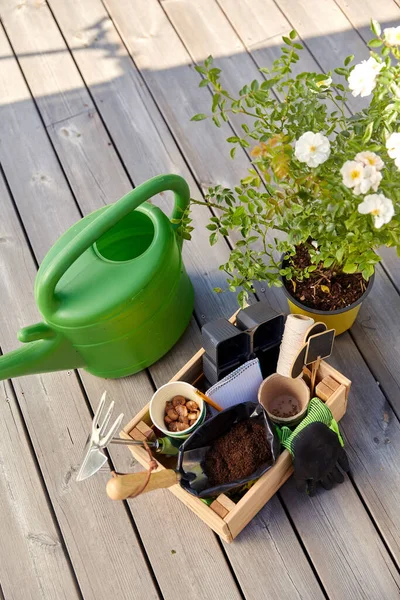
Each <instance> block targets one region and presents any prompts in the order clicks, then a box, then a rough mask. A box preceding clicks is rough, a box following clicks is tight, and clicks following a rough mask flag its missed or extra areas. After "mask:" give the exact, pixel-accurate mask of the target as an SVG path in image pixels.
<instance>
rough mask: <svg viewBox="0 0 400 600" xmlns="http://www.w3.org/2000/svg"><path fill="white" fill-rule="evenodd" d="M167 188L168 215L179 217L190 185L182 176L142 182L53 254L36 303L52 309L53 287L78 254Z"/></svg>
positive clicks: (162, 176)
mask: <svg viewBox="0 0 400 600" xmlns="http://www.w3.org/2000/svg"><path fill="white" fill-rule="evenodd" d="M167 190H171V191H173V192H174V194H175V205H174V209H173V211H172V215H171V219H172V220H179V219H181V217H182V214H183V211H184V210H185V209H186V208H187V207H188V205H189V202H190V190H189V186H188V184H187V183H186V181H185V180H184V179H183V178H182V177H180V176H179V175H158V176H157V177H153V178H152V179H149V180H148V181H146V182H145V183H142V184H141V185H139V186H138V187H137V188H135V189H134V190H132V191H131V192H129V193H128V194H126V195H125V196H123V198H121V199H120V200H118V202H116V203H115V204H113V205H111V206H110V207H109V208H108V210H106V211H104V212H102V213H101V214H100V215H99V216H98V217H97V218H96V219H94V221H92V222H91V223H90V224H89V225H88V226H87V227H85V229H83V230H82V231H80V233H78V235H77V236H76V237H75V238H74V239H73V240H71V241H70V242H69V244H67V245H66V246H65V248H63V250H62V251H61V252H60V253H59V254H58V255H57V256H56V257H55V258H54V260H53V261H52V262H51V263H50V265H49V266H48V267H47V268H46V270H45V272H44V273H42V285H41V286H40V287H38V289H37V290H36V291H37V300H38V302H39V305H40V306H41V307H44V306H47V307H48V308H49V309H50V310H53V309H54V308H55V303H56V300H55V297H54V290H55V287H56V285H57V283H58V282H59V280H60V279H61V277H62V276H63V275H64V273H65V272H66V271H67V269H69V267H70V266H71V265H72V264H73V263H74V262H75V261H76V260H77V259H78V258H79V257H80V255H81V254H83V252H85V250H87V249H88V248H89V247H90V246H91V245H92V244H94V243H95V242H96V240H98V239H99V237H101V236H102V235H103V234H104V233H106V231H108V230H109V229H111V227H113V226H114V225H116V223H118V221H120V220H121V219H123V218H124V217H126V215H128V214H129V213H130V212H132V211H133V210H135V208H137V207H138V206H139V205H140V204H142V203H143V202H145V201H146V200H149V199H150V198H152V197H153V196H155V195H156V194H159V193H160V192H165V191H167ZM172 227H173V228H174V229H175V230H176V229H177V227H178V224H177V223H175V224H172Z"/></svg>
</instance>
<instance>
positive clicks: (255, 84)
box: [250, 79, 260, 92]
mask: <svg viewBox="0 0 400 600" xmlns="http://www.w3.org/2000/svg"><path fill="white" fill-rule="evenodd" d="M250 87H251V89H252V91H253V92H256V91H257V90H258V88H259V87H260V85H259V83H258V81H257V79H253V81H252V82H251V86H250Z"/></svg>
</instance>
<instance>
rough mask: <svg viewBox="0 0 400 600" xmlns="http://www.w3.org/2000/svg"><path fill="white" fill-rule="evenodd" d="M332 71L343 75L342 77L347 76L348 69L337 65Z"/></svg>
mask: <svg viewBox="0 0 400 600" xmlns="http://www.w3.org/2000/svg"><path fill="white" fill-rule="evenodd" d="M334 71H335V73H337V74H338V75H343V76H344V77H347V73H348V70H347V69H344V68H343V67H338V68H337V69H334Z"/></svg>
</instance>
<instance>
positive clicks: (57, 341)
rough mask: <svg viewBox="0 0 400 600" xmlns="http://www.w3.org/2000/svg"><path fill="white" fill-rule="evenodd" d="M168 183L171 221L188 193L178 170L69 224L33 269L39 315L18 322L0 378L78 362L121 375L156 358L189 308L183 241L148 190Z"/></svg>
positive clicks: (71, 366) (154, 190)
mask: <svg viewBox="0 0 400 600" xmlns="http://www.w3.org/2000/svg"><path fill="white" fill-rule="evenodd" d="M166 190H172V191H173V192H174V194H175V206H174V210H173V213H172V217H171V219H172V220H180V219H181V218H182V214H183V211H184V210H185V209H186V208H187V206H188V204H189V201H190V192H189V187H188V185H187V183H186V181H185V180H184V179H182V177H179V176H178V175H160V176H159V177H154V178H153V179H150V180H149V181H147V182H146V183H143V184H142V185H140V186H139V187H137V188H136V189H135V190H133V191H132V192H129V194H127V195H126V196H124V197H123V198H121V200H119V201H118V202H116V203H115V204H113V205H110V206H104V207H103V208H100V209H99V210H96V211H95V212H93V213H91V214H90V215H88V216H87V217H85V218H84V219H82V220H81V221H79V222H78V223H76V225H74V226H73V227H71V228H70V229H69V230H68V231H67V232H66V233H65V234H64V235H63V236H62V237H61V238H60V239H59V240H58V241H57V242H56V244H55V245H54V246H53V247H52V248H51V249H50V251H49V252H48V254H47V256H46V257H45V258H44V260H43V263H42V264H41V266H40V269H39V271H38V274H37V277H36V281H35V298H36V302H37V305H38V307H39V310H40V312H41V314H42V315H43V319H44V321H43V322H42V323H37V324H35V325H30V326H28V327H24V328H23V329H21V330H20V331H19V332H18V339H19V340H20V341H21V342H24V344H26V345H25V346H23V347H21V348H19V349H17V350H14V351H13V352H10V353H9V354H6V355H5V356H2V357H0V380H2V379H7V378H9V377H18V376H20V375H28V374H31V373H44V372H48V371H59V370H63V369H74V368H77V367H84V368H85V369H86V370H87V371H89V372H90V373H93V374H94V375H98V376H99V377H124V376H126V375H131V374H133V373H137V372H138V371H141V370H142V369H145V368H146V367H148V366H149V365H151V364H153V363H154V362H156V361H157V360H158V359H159V358H161V356H163V355H164V354H166V353H167V352H168V350H170V348H172V346H173V345H174V344H175V343H176V342H177V340H178V339H179V337H180V336H181V335H182V333H183V332H184V330H185V329H186V327H187V325H188V323H189V320H190V317H191V314H192V312H193V304H194V294H193V288H192V284H191V282H190V279H189V277H188V275H187V273H186V271H185V267H184V265H183V262H182V255H181V246H182V242H181V240H180V239H179V238H177V235H176V228H177V225H176V224H172V223H171V222H170V221H169V219H168V218H167V217H166V216H165V214H164V213H163V212H162V211H161V210H160V209H159V208H157V207H156V206H153V205H152V204H149V203H148V202H146V200H149V199H150V198H151V197H152V196H154V195H156V194H159V193H160V192H164V191H166Z"/></svg>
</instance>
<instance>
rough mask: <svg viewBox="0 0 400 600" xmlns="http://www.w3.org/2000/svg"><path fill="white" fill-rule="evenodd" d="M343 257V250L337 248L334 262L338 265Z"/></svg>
mask: <svg viewBox="0 0 400 600" xmlns="http://www.w3.org/2000/svg"><path fill="white" fill-rule="evenodd" d="M343 256H344V249H343V248H339V250H337V252H336V260H337V261H338V262H339V263H340V262H342V260H343Z"/></svg>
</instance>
